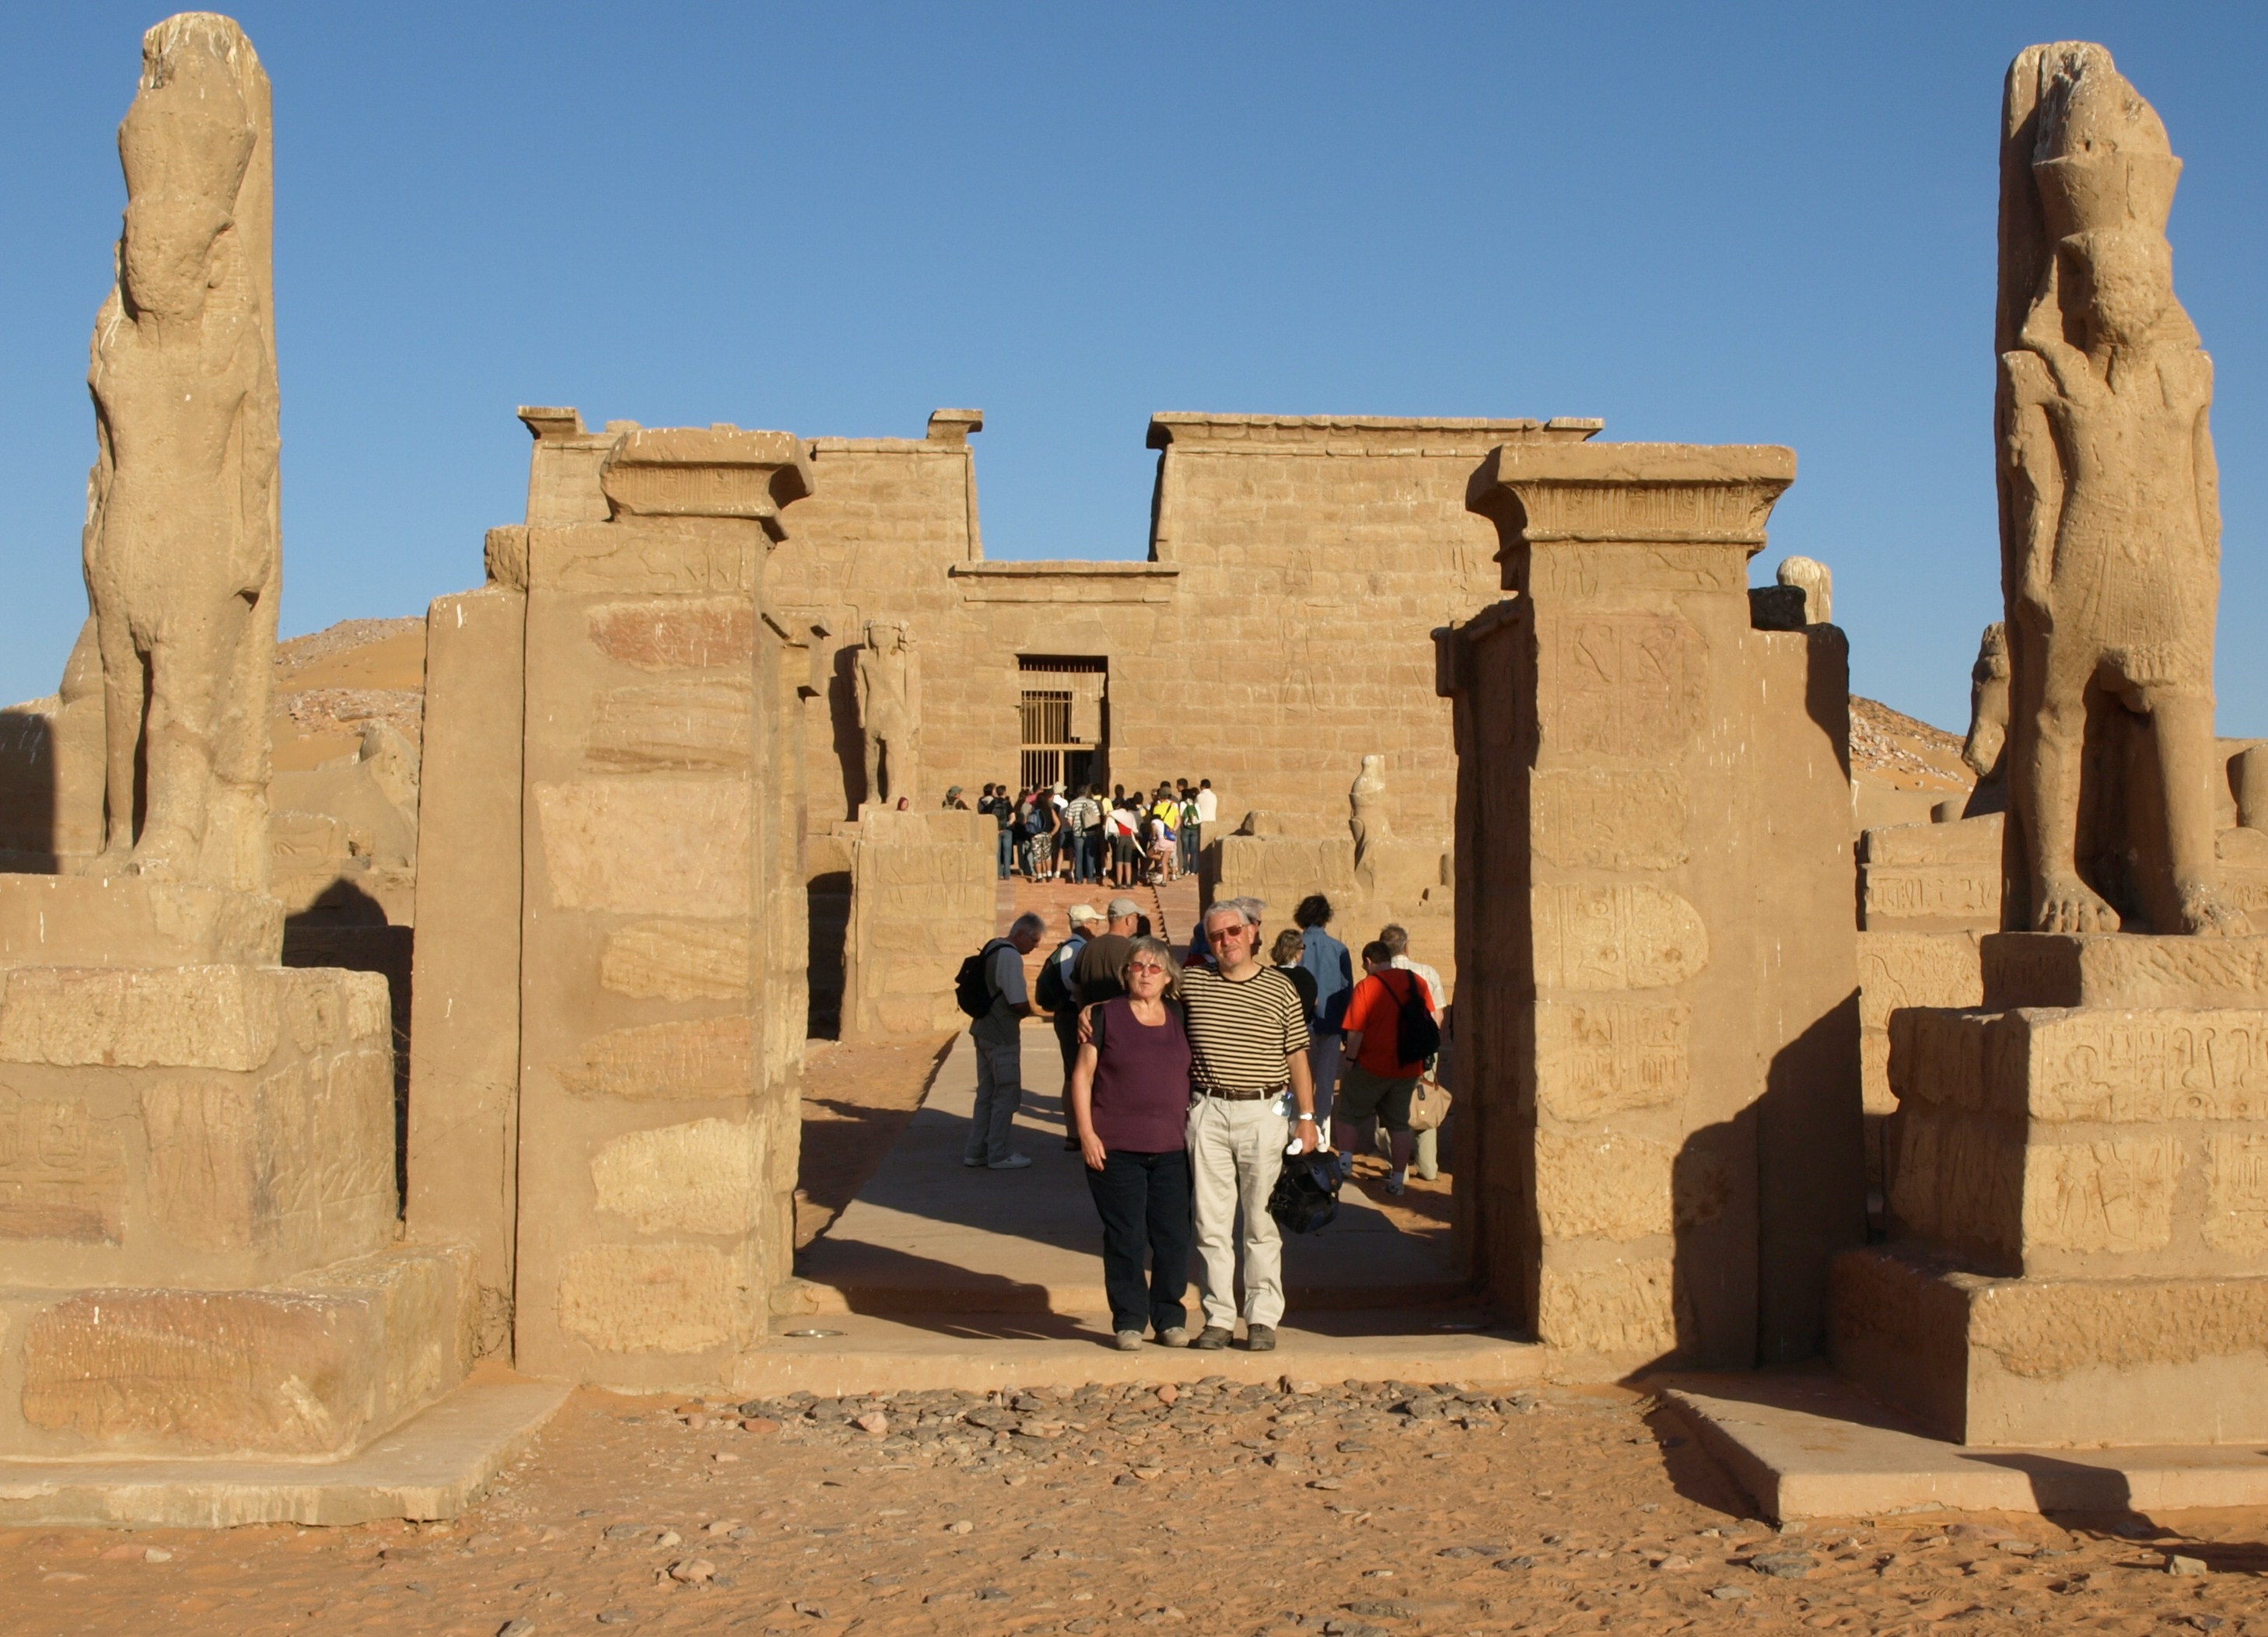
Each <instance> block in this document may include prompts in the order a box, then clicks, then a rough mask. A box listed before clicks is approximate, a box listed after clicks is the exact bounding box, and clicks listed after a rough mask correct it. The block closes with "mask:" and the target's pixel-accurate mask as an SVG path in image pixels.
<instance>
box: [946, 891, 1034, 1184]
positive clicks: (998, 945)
mask: <svg viewBox="0 0 2268 1637" xmlns="http://www.w3.org/2000/svg"><path fill="white" fill-rule="evenodd" d="M1047 929H1048V923H1047V922H1046V921H1044V920H1042V918H1041V917H1039V916H1037V915H1035V914H1030V913H1028V912H1027V913H1026V914H1021V915H1019V916H1017V917H1016V924H1015V925H1013V926H1012V927H1010V928H1009V929H1008V936H1006V937H1005V938H995V939H993V940H992V942H991V943H989V944H987V945H986V946H985V951H984V987H985V988H987V989H988V990H990V992H991V995H992V1009H991V1010H990V1011H988V1012H986V1013H985V1014H984V1016H983V1017H979V1018H978V1019H977V1020H976V1022H975V1023H973V1024H969V1025H968V1038H969V1039H971V1040H973V1041H975V1042H976V1112H974V1113H973V1114H971V1115H970V1117H969V1120H968V1147H967V1148H966V1149H963V1150H962V1152H961V1164H964V1165H971V1166H974V1165H983V1166H985V1167H987V1168H989V1169H990V1170H992V1171H1021V1170H1022V1169H1023V1168H1024V1167H1025V1166H1027V1165H1028V1164H1031V1163H1032V1157H1031V1156H1030V1155H1028V1154H1019V1153H1017V1152H1016V1151H1015V1150H1014V1149H1012V1148H1010V1147H1009V1146H1008V1138H1009V1135H1010V1134H1011V1133H1012V1132H1013V1130H1014V1129H1015V1125H1016V1110H1017V1109H1018V1108H1019V1107H1020V1106H1021V1105H1022V1104H1023V1101H1024V1019H1025V1018H1027V1017H1036V1016H1037V1015H1038V1010H1039V1009H1038V1008H1037V1007H1035V1006H1034V1005H1033V1004H1032V998H1031V995H1030V994H1029V993H1028V992H1027V990H1026V988H1025V987H1024V957H1025V956H1027V955H1028V954H1030V953H1031V952H1032V951H1034V950H1035V949H1037V948H1039V947H1040V939H1041V937H1042V935H1044V934H1045V933H1046V931H1047Z"/></svg>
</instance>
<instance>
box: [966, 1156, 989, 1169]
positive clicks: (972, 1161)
mask: <svg viewBox="0 0 2268 1637" xmlns="http://www.w3.org/2000/svg"><path fill="white" fill-rule="evenodd" d="M983 1163H984V1156H983V1155H981V1154H964V1155H962V1156H961V1164H964V1165H966V1166H968V1169H969V1170H971V1171H975V1170H976V1168H977V1167H978V1166H980V1165H982V1164H983Z"/></svg>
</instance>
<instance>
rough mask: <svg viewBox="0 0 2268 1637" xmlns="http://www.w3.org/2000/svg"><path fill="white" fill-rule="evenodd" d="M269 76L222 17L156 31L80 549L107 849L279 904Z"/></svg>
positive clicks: (185, 878) (126, 859)
mask: <svg viewBox="0 0 2268 1637" xmlns="http://www.w3.org/2000/svg"><path fill="white" fill-rule="evenodd" d="M272 143H273V126H272V123H271V118H270V112H269V85H268V77H267V76H266V74H265V73H264V72H262V70H261V66H260V60H259V58H258V57H257V56H256V55H254V52H253V49H252V44H251V41H249V40H247V39H246V38H245V36H244V33H243V31H242V30H240V29H239V28H238V26H236V25H235V24H234V23H232V22H231V21H229V20H228V19H227V18H222V17H217V16H213V15H211V14H210V13H205V12H185V13H183V14H181V15H180V16H178V17H173V18H168V19H167V20H166V21H165V22H163V23H160V24H159V25H158V26H156V27H155V28H152V29H151V31H150V32H149V33H147V34H146V35H144V37H143V42H142V77H141V82H140V85H139V88H138V90H137V92H136V96H135V99H134V104H133V106H132V107H131V108H129V110H128V112H127V115H126V120H125V123H124V124H122V126H121V127H120V128H119V132H118V151H119V157H120V158H121V160H122V162H123V164H124V166H125V171H126V195H127V197H126V220H125V228H124V231H123V232H122V235H121V237H120V239H119V241H118V274H117V285H116V288H115V289H114V290H112V291H111V294H110V297H109V298H108V299H107V300H106V301H105V302H104V303H103V305H102V310H101V312H100V313H99V315H98V316H97V318H96V319H95V328H94V342H93V364H92V369H91V371H89V374H88V378H87V384H88V386H89V387H90V389H91V390H92V393H93V395H94V408H95V432H96V440H97V456H96V460H95V465H94V469H93V471H92V473H91V474H90V475H89V477H88V480H87V519H86V529H85V537H84V541H83V546H84V551H85V568H86V584H87V593H88V598H89V601H90V602H91V604H92V607H93V612H94V624H95V633H96V640H97V644H98V647H99V652H100V656H101V664H102V697H103V710H104V716H105V724H104V778H103V787H104V803H105V808H106V816H105V830H106V840H105V858H106V865H107V867H108V868H110V869H113V870H115V871H117V872H118V873H122V874H133V875H139V876H145V877H152V878H155V879H160V880H171V881H179V882H184V883H190V884H195V885H207V886H214V887H220V888H225V889H230V890H233V891H237V892H265V890H266V887H267V882H268V828H267V807H268V794H267V790H268V774H269V729H268V709H269V692H270V687H271V683H270V677H269V672H270V668H271V666H272V664H273V661H274V653H275V645H276V598H277V594H278V592H279V591H280V590H281V586H282V575H283V569H282V564H283V555H282V545H281V539H280V530H279V527H278V520H277V519H278V513H277V505H276V457H277V448H278V444H277V433H276V346H275V338H274V334H273V331H272V328H271V323H272V319H271V315H272V313H273V312H274V300H273V267H272V254H271V249H270V246H271V242H272V233H273V222H274V197H275V187H274V175H275V172H274V164H273V158H272Z"/></svg>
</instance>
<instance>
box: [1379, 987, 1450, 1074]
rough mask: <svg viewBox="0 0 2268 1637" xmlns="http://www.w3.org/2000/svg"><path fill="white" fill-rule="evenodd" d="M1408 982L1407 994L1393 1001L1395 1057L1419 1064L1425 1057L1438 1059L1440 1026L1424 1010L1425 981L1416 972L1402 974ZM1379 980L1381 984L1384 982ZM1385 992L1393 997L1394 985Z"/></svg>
mask: <svg viewBox="0 0 2268 1637" xmlns="http://www.w3.org/2000/svg"><path fill="white" fill-rule="evenodd" d="M1402 975H1403V977H1405V978H1407V979H1409V980H1410V991H1409V993H1408V994H1407V995H1400V996H1397V997H1396V998H1395V1012H1396V1016H1395V1035H1394V1053H1395V1057H1396V1058H1397V1059H1398V1060H1399V1061H1402V1062H1405V1063H1422V1062H1424V1061H1425V1060H1426V1059H1427V1058H1429V1057H1435V1056H1439V1055H1440V1050H1441V1025H1440V1024H1437V1023H1435V1022H1434V1021H1433V1014H1432V1012H1430V1011H1428V1010H1427V1009H1425V980H1424V979H1423V978H1420V977H1419V976H1418V974H1417V973H1414V972H1409V971H1404V972H1403V974H1402ZM1379 981H1381V983H1383V982H1385V980H1384V979H1381V980H1379ZM1386 992H1387V993H1388V995H1392V994H1394V986H1393V985H1391V984H1388V985H1387V988H1386Z"/></svg>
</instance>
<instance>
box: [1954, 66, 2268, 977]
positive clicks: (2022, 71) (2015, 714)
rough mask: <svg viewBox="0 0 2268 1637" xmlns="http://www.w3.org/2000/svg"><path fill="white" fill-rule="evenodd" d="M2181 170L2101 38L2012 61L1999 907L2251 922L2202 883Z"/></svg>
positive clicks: (2197, 496) (2157, 922)
mask: <svg viewBox="0 0 2268 1637" xmlns="http://www.w3.org/2000/svg"><path fill="white" fill-rule="evenodd" d="M2180 173H2181V161H2180V160H2179V159H2177V158H2175V157H2174V155H2173V152H2172V150H2171V148H2170V146H2169V143H2168V142H2167V138H2166V129H2165V127H2164V125H2163V124H2161V122H2160V121H2159V119H2158V116H2157V114H2156V113H2155V112H2154V111H2153V110H2152V108H2151V107H2150V105H2149V104H2148V103H2147V102H2145V101H2143V100H2142V99H2141V97H2140V96H2139V94H2138V93H2137V92H2135V90H2134V88H2133V87H2132V85H2130V84H2127V82H2126V81H2125V80H2124V78H2123V77H2121V76H2120V75H2119V73H2118V71H2117V69H2116V68H2115V67H2114V66H2113V65H2112V63H2111V60H2110V53H2109V52H2107V51H2105V50H2104V49H2103V48H2102V47H2100V46H2095V45H2085V44H2071V43H2065V44H2059V45H2051V46H2036V47H2033V48H2030V49H2029V50H2027V51H2026V52H2024V53H2023V54H2022V55H2021V56H2019V57H2018V58H2017V59H2016V61H2015V63H2014V66H2013V67H2012V68H2011V69H2010V70H2009V74H2008V85H2007V104H2006V107H2005V110H2004V124H2003V127H2002V146H2001V169H2000V292H1999V319H1998V330H1997V341H1998V346H1999V354H2000V378H1999V401H1998V406H1997V414H1996V422H1997V429H1998V433H1999V487H2000V540H2001V586H2002V591H2003V595H2004V597H2005V599H2006V603H2007V642H2008V658H2009V670H2010V690H2011V691H2010V701H2009V712H2008V716H2009V720H2008V771H2009V796H2010V805H2011V808H2012V810H2013V812H2014V818H2015V822H2014V823H2013V824H2011V825H2010V826H2008V831H2007V849H2008V850H2007V871H2006V873H2007V892H2006V893H2005V894H2004V901H2005V904H2006V909H2005V911H2004V924H2006V925H2007V926H2009V927H2011V928H2014V929H2035V930H2038V931H2043V932H2073V933H2087V932H2113V931H2117V929H2119V928H2120V926H2121V925H2122V924H2124V925H2125V926H2127V927H2129V928H2130V929H2148V930H2154V931H2158V932H2203V933H2237V932H2244V931H2249V930H2250V926H2249V923H2248V922H2247V921H2246V919H2245V917H2244V915H2243V914H2242V912H2241V911H2240V910H2239V909H2238V908H2237V907H2235V905H2234V904H2233V903H2232V902H2230V901H2229V900H2228V899H2227V898H2225V897H2224V896H2223V895H2222V894H2221V892H2220V890H2219V888H2218V886H2217V885H2216V884H2215V880H2214V862H2213V860H2214V855H2213V801H2214V793H2213V778H2214V777H2215V776H2216V774H2217V773H2218V771H2219V768H2220V760H2219V758H2218V757H2217V756H2216V754H2215V752H2214V745H2213V615H2214V610H2215V606H2216V605H2217V603H2218V601H2219V598H2220V561H2219V560H2220V504H2219V500H2218V497H2217V494H2216V478H2215V472H2214V466H2213V439H2212V436H2211V434H2210V432H2209V431H2208V429H2207V426H2206V416H2207V411H2208V409H2209V408H2210V407H2211V405H2212V401H2213V363H2212V361H2211V360H2210V359H2209V358H2207V357H2206V356H2205V352H2204V349H2202V348H2201V347H2200V346H2199V344H2198V333H2197V329H2196V327H2195V326H2193V325H2192V324H2191V322H2190V319H2189V315H2188V314H2187V313H2186V312H2183V310H2182V305H2181V303H2180V302H2179V301H2177V300H2176V299H2175V297H2174V282H2173V252H2172V249H2171V247H2170V246H2169V245H2168V243H2167V241H2166V231H2165V230H2166V217H2167V214H2168V212H2169V210H2170V209H2171V208H2172V205H2173V197H2174V183H2175V180H2176V177H2178V176H2179V174H2180Z"/></svg>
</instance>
